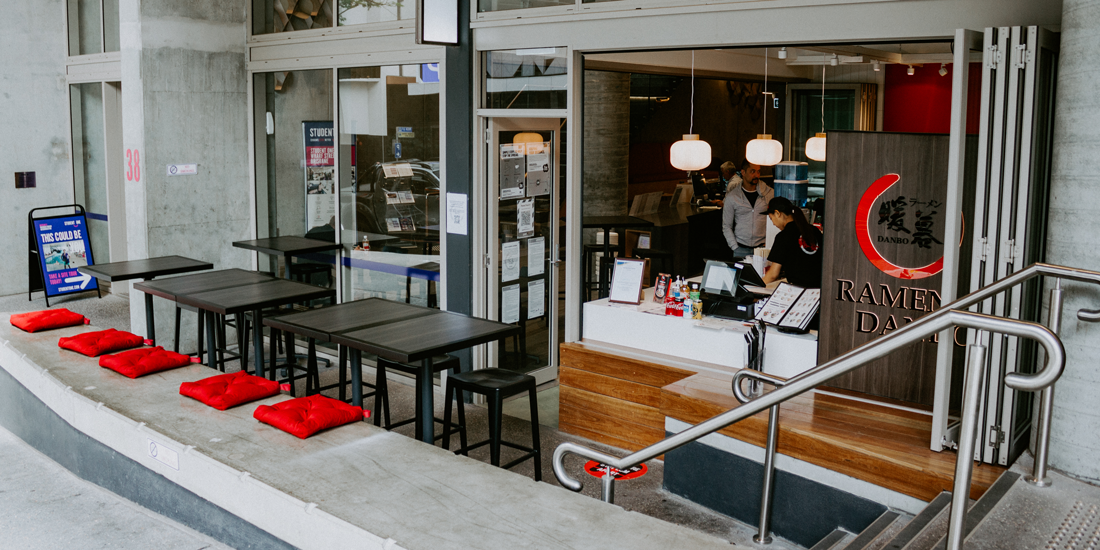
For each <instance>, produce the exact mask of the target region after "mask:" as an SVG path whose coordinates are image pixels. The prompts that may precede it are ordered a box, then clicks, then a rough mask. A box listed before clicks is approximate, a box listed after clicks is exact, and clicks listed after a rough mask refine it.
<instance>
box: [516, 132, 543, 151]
mask: <svg viewBox="0 0 1100 550" xmlns="http://www.w3.org/2000/svg"><path fill="white" fill-rule="evenodd" d="M512 144H513V145H516V146H517V147H516V148H517V149H519V150H520V152H522V153H523V154H525V155H537V154H539V153H541V152H542V144H543V141H542V134H536V133H535V132H520V133H518V134H516V135H515V137H513V138H512Z"/></svg>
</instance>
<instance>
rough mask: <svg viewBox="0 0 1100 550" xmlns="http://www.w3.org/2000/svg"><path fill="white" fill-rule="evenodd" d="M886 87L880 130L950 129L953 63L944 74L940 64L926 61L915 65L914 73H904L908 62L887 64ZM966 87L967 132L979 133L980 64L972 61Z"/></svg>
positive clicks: (943, 131)
mask: <svg viewBox="0 0 1100 550" xmlns="http://www.w3.org/2000/svg"><path fill="white" fill-rule="evenodd" d="M885 68H886V87H885V91H884V97H883V109H882V130H883V131H884V132H912V133H918V134H947V133H950V132H951V79H952V78H953V76H952V74H953V72H952V71H953V70H954V65H953V64H950V63H949V64H948V65H947V75H946V76H940V73H939V70H940V66H939V65H935V64H928V65H925V66H923V67H915V69H916V74H914V75H912V76H910V75H908V74H906V71H907V70H908V68H909V67H908V66H907V65H886V67H885ZM969 69H970V71H969V73H970V74H969V80H970V84H969V86H968V88H967V98H966V101H967V105H966V133H968V134H976V133H978V121H979V114H980V113H979V112H978V110H979V108H980V107H981V96H982V65H981V63H971V64H970V67H969Z"/></svg>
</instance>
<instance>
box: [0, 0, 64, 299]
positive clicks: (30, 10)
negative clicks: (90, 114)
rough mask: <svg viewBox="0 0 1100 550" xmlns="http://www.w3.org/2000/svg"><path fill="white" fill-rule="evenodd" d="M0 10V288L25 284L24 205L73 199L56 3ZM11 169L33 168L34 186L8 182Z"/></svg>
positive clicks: (1, 291) (46, 0)
mask: <svg viewBox="0 0 1100 550" xmlns="http://www.w3.org/2000/svg"><path fill="white" fill-rule="evenodd" d="M4 13H5V14H6V15H7V16H8V17H10V18H11V21H14V22H17V23H14V24H10V25H6V26H5V28H4V31H3V32H0V51H2V52H4V54H3V55H2V56H0V121H3V123H4V128H5V129H4V131H3V132H0V151H3V154H0V235H3V236H4V238H3V239H0V257H3V258H4V261H3V262H0V296H6V295H9V294H17V293H19V292H26V291H27V212H29V211H30V209H32V208H35V207H39V206H49V205H53V204H70V203H72V202H73V179H72V164H71V163H70V160H69V120H68V112H69V93H68V86H67V85H66V84H65V56H66V53H67V48H68V46H67V42H66V39H65V30H64V27H63V23H64V22H65V9H64V5H63V4H62V2H61V0H43V1H41V2H11V3H10V5H8V3H6V4H5V8H4ZM14 172H35V173H36V177H37V180H38V187H37V188H34V189H16V188H15V184H14V181H15V180H14V176H13V173H14ZM39 296H41V294H39Z"/></svg>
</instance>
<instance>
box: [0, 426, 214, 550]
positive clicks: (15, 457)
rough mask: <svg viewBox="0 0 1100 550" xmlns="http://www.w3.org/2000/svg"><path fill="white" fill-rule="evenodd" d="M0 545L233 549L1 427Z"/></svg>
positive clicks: (25, 549)
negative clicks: (83, 474) (93, 479)
mask: <svg viewBox="0 0 1100 550" xmlns="http://www.w3.org/2000/svg"><path fill="white" fill-rule="evenodd" d="M0 464H3V465H4V466H3V468H0V533H2V535H0V547H3V548H20V549H23V550H38V549H42V550H54V549H57V548H81V549H85V550H91V549H95V548H115V549H134V550H138V549H142V550H144V549H147V548H158V549H161V550H174V549H180V550H199V549H202V548H209V549H215V548H229V547H228V546H225V545H223V544H220V543H218V542H217V541H215V540H213V539H211V538H209V537H207V536H206V535H203V534H201V533H198V532H196V531H194V530H192V529H188V528H187V527H184V526H182V525H180V524H178V523H175V522H173V521H171V520H169V519H167V518H164V517H162V516H160V515H157V514H154V513H153V512H150V511H149V510H146V509H145V508H142V507H140V506H137V505H135V504H133V503H131V502H130V501H128V500H126V499H124V498H121V497H119V496H117V495H115V494H114V493H112V492H110V491H107V490H106V489H103V488H101V487H99V486H98V485H95V484H92V483H88V482H86V481H84V480H82V479H80V478H78V477H76V476H75V475H73V474H72V473H70V472H69V471H68V470H66V469H64V468H62V467H61V466H59V465H57V464H56V463H55V462H53V461H52V460H50V459H49V458H46V457H45V456H43V455H42V454H40V453H39V452H38V451H36V450H34V449H33V448H31V447H30V446H28V445H27V444H26V443H23V440H21V439H19V438H17V437H15V436H14V435H12V434H11V432H8V431H7V430H5V429H3V428H0Z"/></svg>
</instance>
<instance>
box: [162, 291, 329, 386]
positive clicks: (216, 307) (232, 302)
mask: <svg viewBox="0 0 1100 550" xmlns="http://www.w3.org/2000/svg"><path fill="white" fill-rule="evenodd" d="M246 273H247V272H246ZM324 298H328V299H329V300H333V299H335V298H336V291H335V290H333V289H331V288H323V287H319V286H314V285H310V284H305V283H297V282H294V281H288V280H285V279H274V278H271V277H268V280H266V281H262V282H254V283H245V284H242V285H238V286H232V287H226V288H221V289H217V290H208V291H205V292H192V293H180V294H177V295H176V301H178V302H179V303H181V304H186V305H189V306H192V307H196V308H199V309H201V310H203V311H205V312H206V319H207V320H206V334H207V336H206V337H207V339H208V340H209V341H210V342H217V340H215V339H214V338H215V337H216V331H215V329H214V327H215V320H216V317H215V316H217V315H231V314H237V313H245V312H252V320H253V322H252V346H253V351H254V352H255V357H254V358H253V359H254V362H255V366H256V367H255V369H256V370H255V372H256V375H257V376H261V377H262V376H264V348H263V345H264V344H263V310H264V309H265V308H271V307H278V306H285V305H289V304H294V303H297V302H305V301H309V300H318V299H324ZM210 347H211V348H213V347H214V346H210ZM287 355H292V351H291V350H290V349H287ZM210 366H211V367H213V368H218V366H219V365H218V361H217V359H216V354H211V355H210ZM271 367H272V369H274V368H275V365H274V364H272V366H271ZM219 370H220V369H219Z"/></svg>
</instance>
